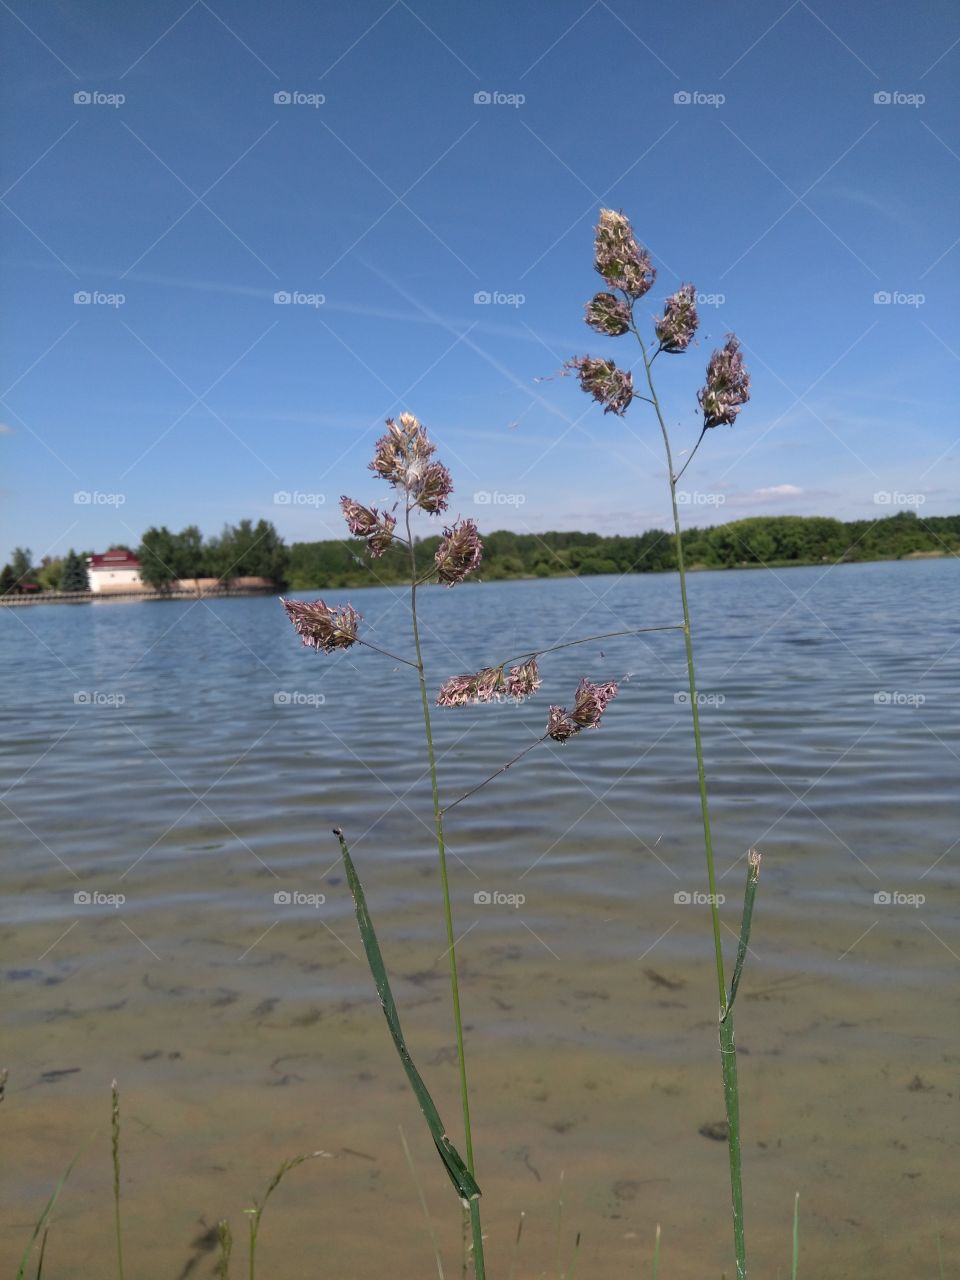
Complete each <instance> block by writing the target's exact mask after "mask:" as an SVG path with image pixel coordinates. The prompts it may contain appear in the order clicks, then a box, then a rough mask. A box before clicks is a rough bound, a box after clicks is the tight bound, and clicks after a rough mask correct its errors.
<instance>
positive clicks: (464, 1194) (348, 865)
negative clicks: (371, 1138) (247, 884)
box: [334, 828, 480, 1204]
mask: <svg viewBox="0 0 960 1280" xmlns="http://www.w3.org/2000/svg"><path fill="white" fill-rule="evenodd" d="M334 835H335V836H336V837H337V839H338V840H339V841H340V852H341V854H342V856H343V865H344V869H345V870H346V873H347V881H348V883H349V885H350V892H351V893H352V894H353V902H354V906H355V907H356V911H357V924H358V925H359V926H360V937H361V938H362V940H363V949H364V951H366V953H367V963H368V964H369V965H370V972H371V973H372V974H373V981H374V984H375V985H376V988H377V994H378V995H379V997H380V1003H381V1005H382V1006H383V1015H384V1017H385V1018H386V1020H387V1026H388V1027H389V1028H390V1035H391V1037H392V1039H393V1043H394V1045H395V1046H396V1050H397V1053H398V1054H399V1055H400V1061H401V1062H402V1063H403V1069H404V1071H405V1072H406V1073H407V1079H408V1080H409V1081H410V1087H411V1088H412V1089H413V1092H414V1094H415V1095H416V1098H417V1102H418V1103H419V1104H420V1110H421V1111H422V1112H423V1115H424V1119H425V1120H426V1122H427V1126H428V1127H429V1129H430V1133H431V1135H432V1137H433V1141H434V1144H435V1146H436V1148H437V1151H438V1153H439V1155H440V1159H441V1160H442V1161H443V1164H444V1167H445V1169H446V1171H447V1173H448V1174H449V1176H450V1181H451V1182H452V1183H453V1185H454V1186H455V1187H456V1189H457V1194H458V1195H459V1197H460V1199H461V1201H463V1202H464V1204H469V1203H470V1201H473V1200H476V1199H477V1198H478V1197H479V1195H480V1188H479V1187H478V1186H477V1183H476V1179H475V1178H474V1176H473V1174H472V1173H471V1172H470V1170H469V1169H468V1168H467V1166H466V1164H465V1163H464V1161H463V1159H462V1157H461V1156H460V1153H459V1152H458V1151H457V1149H456V1147H454V1145H453V1143H452V1142H451V1141H450V1139H449V1138H448V1137H447V1131H446V1129H445V1128H444V1125H443V1121H442V1120H441V1119H440V1113H439V1112H438V1111H437V1108H436V1105H435V1104H434V1101H433V1098H431V1096H430V1093H429V1090H428V1089H427V1086H426V1085H425V1084H424V1082H423V1077H422V1076H421V1075H420V1072H419V1071H418V1070H417V1068H416V1066H415V1065H414V1062H413V1059H412V1058H411V1056H410V1051H409V1049H408V1048H407V1044H406V1041H405V1040H404V1038H403V1031H402V1030H401V1027H400V1016H399V1014H398V1013H397V1006H396V1004H395V1002H394V999H393V992H392V991H391V990H390V981H389V979H388V978H387V970H386V966H385V964H384V962H383V954H382V952H381V951H380V944H379V942H378V941H377V935H376V932H375V931H374V928H373V921H372V920H371V918H370V912H369V910H368V908H367V900H366V897H365V895H364V892H363V886H362V885H361V883H360V878H359V876H358V875H357V870H356V867H355V866H354V865H353V859H352V858H351V857H350V850H349V849H348V848H347V842H346V840H345V839H344V838H343V832H342V831H340V830H339V828H336V829H334Z"/></svg>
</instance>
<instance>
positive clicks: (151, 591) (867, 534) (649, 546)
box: [0, 511, 960, 605]
mask: <svg viewBox="0 0 960 1280" xmlns="http://www.w3.org/2000/svg"><path fill="white" fill-rule="evenodd" d="M164 532H165V531H164ZM185 532H186V531H185ZM270 532H271V533H272V534H273V537H272V538H271V539H270V542H271V548H270V552H271V555H270V559H271V564H270V568H271V570H272V573H271V576H272V577H273V580H274V583H275V585H274V586H273V587H266V586H264V587H259V588H258V587H241V586H239V585H234V584H233V583H232V582H231V580H230V579H229V578H227V579H224V580H221V581H219V582H217V583H216V584H215V585H211V586H209V587H208V586H206V585H204V586H203V587H202V588H200V589H192V590H171V589H169V587H164V586H158V587H145V588H144V589H142V590H139V589H135V588H134V589H131V590H128V591H111V592H103V593H91V592H88V591H73V592H70V591H62V590H60V591H57V590H45V591H36V592H33V593H31V594H29V595H27V594H17V593H16V592H11V593H9V594H5V595H4V594H0V604H4V605H6V604H13V605H26V604H81V603H84V604H85V603H88V602H94V601H103V600H191V599H198V598H204V599H206V598H234V597H238V596H243V597H245V596H252V595H273V594H276V592H277V591H279V590H282V589H284V588H292V589H294V590H298V591H324V590H345V589H351V590H353V589H359V588H363V587H377V586H398V585H401V584H403V583H404V581H405V578H404V563H403V559H402V556H400V555H399V554H397V552H396V551H395V550H394V549H393V548H391V549H389V550H388V551H387V552H386V553H385V554H384V555H383V556H382V557H381V558H380V559H378V560H377V561H376V562H375V563H373V564H372V563H371V562H370V561H369V560H365V559H364V558H363V549H364V543H363V541H362V539H331V540H329V541H321V542H294V543H293V544H291V545H290V546H289V547H287V546H285V545H284V544H283V542H282V540H281V539H279V537H278V536H277V535H276V534H275V531H273V530H272V529H271V531H270ZM171 536H172V537H174V538H176V537H178V536H179V535H171ZM439 542H440V539H439V538H438V537H433V538H421V539H418V540H417V550H418V553H422V554H423V555H424V556H425V557H427V558H430V557H432V556H433V555H434V554H435V552H436V549H437V546H438V545H439ZM484 545H485V548H486V553H485V556H484V572H483V581H485V582H507V581H529V580H531V579H535V578H569V577H587V576H594V575H598V574H621V575H622V574H625V573H670V572H675V571H676V568H677V562H676V550H675V547H674V542H673V537H672V535H668V534H667V533H665V532H663V531H661V530H658V529H653V530H649V531H648V532H646V533H643V534H639V535H637V536H623V535H614V536H609V537H605V536H603V535H602V534H599V533H579V532H551V533H540V534H538V533H513V532H510V531H509V530H500V531H498V532H494V533H489V534H486V535H485V536H484ZM141 550H142V549H141ZM683 555H684V561H685V565H686V569H687V572H698V571H700V572H702V571H705V570H717V569H789V568H795V567H801V566H811V565H821V564H831V565H833V564H861V563H867V562H873V561H885V560H930V559H940V558H944V557H947V556H958V555H960V516H931V517H927V518H921V517H920V516H918V515H916V514H915V513H914V512H912V511H910V512H900V513H898V514H897V515H894V516H887V517H885V518H883V519H880V520H854V521H841V520H834V519H831V518H829V517H824V516H755V517H752V518H749V519H745V520H736V521H733V522H731V523H729V524H720V525H712V526H708V527H706V528H702V529H700V528H690V529H685V530H684V531H683ZM190 567H191V566H189V565H184V566H183V568H184V576H191V575H190V574H189V573H188V572H187V570H188V569H189V568H190ZM257 567H259V568H262V566H260V565H258V566H257Z"/></svg>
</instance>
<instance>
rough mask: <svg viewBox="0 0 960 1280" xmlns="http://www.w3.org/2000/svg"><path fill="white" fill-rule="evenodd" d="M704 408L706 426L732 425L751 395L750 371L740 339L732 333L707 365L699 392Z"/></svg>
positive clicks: (698, 397) (704, 423) (698, 395)
mask: <svg viewBox="0 0 960 1280" xmlns="http://www.w3.org/2000/svg"><path fill="white" fill-rule="evenodd" d="M697 399H698V400H699V401H700V407H701V409H702V410H703V429H704V430H706V429H707V427H718V426H719V425H720V424H721V423H727V424H728V425H729V426H731V427H732V426H733V424H734V422H735V421H736V419H737V414H738V413H739V412H740V410H741V409H742V408H743V406H744V405H745V404H746V403H747V401H748V400H749V399H750V375H749V373H747V371H746V369H745V368H744V367H743V356H742V355H741V354H740V342H739V340H738V338H737V336H736V335H735V334H733V333H730V334H728V335H727V341H726V343H725V345H724V346H723V347H721V349H720V350H719V351H715V352H714V353H713V355H712V356H711V357H710V363H709V364H708V365H707V385H706V386H705V387H704V388H703V389H702V390H701V391H699V392H698V393H697Z"/></svg>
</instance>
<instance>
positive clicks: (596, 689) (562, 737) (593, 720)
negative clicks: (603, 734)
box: [547, 677, 618, 742]
mask: <svg viewBox="0 0 960 1280" xmlns="http://www.w3.org/2000/svg"><path fill="white" fill-rule="evenodd" d="M617 693H618V685H617V683H616V681H615V680H611V681H610V682H609V683H608V684H594V683H593V681H592V680H588V679H587V678H586V677H584V678H583V679H582V680H581V681H580V683H579V685H578V686H577V692H576V693H575V694H574V702H573V710H572V711H567V710H566V708H565V707H551V708H550V717H549V719H548V720H547V734H548V736H549V737H551V738H553V740H554V742H566V740H567V739H568V738H572V737H573V735H574V734H575V733H579V732H580V730H581V729H596V728H597V727H598V726H599V724H600V718H601V716H602V715H603V713H604V711H605V709H606V707H607V704H608V703H609V702H612V701H613V699H614V698H615V697H616V696H617Z"/></svg>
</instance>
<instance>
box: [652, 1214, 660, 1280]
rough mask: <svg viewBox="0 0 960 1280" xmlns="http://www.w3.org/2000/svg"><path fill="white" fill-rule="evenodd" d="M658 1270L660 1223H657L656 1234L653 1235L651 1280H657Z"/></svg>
mask: <svg viewBox="0 0 960 1280" xmlns="http://www.w3.org/2000/svg"><path fill="white" fill-rule="evenodd" d="M659 1271H660V1223H659V1222H658V1223H657V1234H656V1235H655V1236H654V1237H653V1280H657V1275H658V1274H659Z"/></svg>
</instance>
